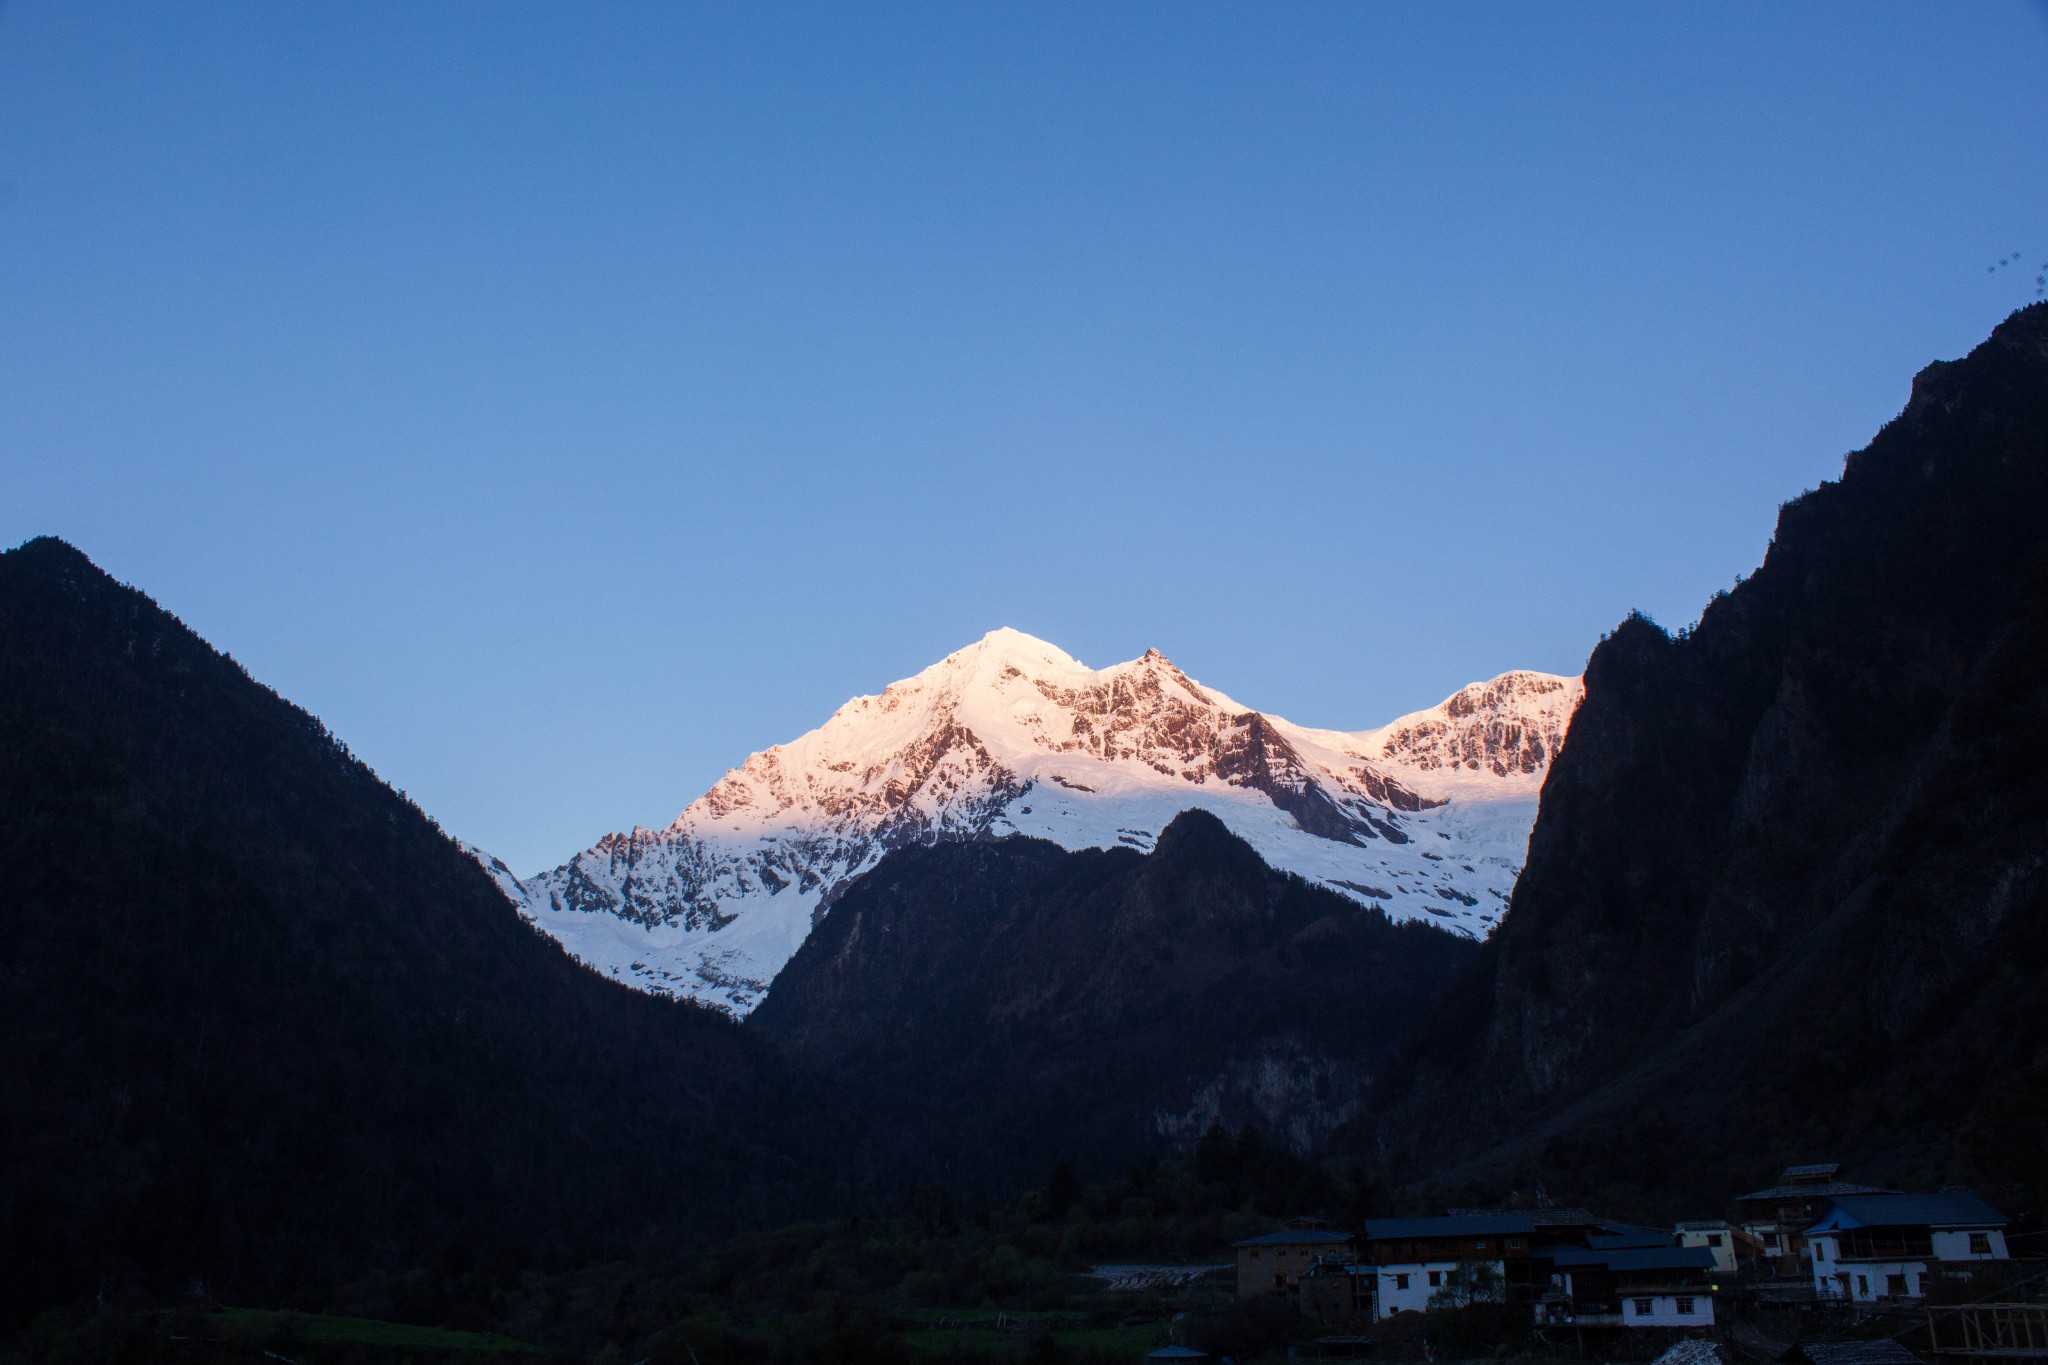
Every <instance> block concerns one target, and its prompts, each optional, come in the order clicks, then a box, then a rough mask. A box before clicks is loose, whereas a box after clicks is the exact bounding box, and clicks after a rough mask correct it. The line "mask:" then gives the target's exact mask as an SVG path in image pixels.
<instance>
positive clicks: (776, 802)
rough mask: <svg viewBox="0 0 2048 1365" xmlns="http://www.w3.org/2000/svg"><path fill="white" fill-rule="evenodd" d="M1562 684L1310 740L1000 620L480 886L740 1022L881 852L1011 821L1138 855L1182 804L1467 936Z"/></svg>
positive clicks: (1281, 855) (620, 964)
mask: <svg viewBox="0 0 2048 1365" xmlns="http://www.w3.org/2000/svg"><path fill="white" fill-rule="evenodd" d="M1578 689H1579V683H1578V680H1577V679H1575V678H1571V679H1565V678H1552V677H1549V676H1548V675H1545V674H1533V673H1511V674H1505V675H1503V676H1502V677H1500V678H1496V679H1494V680H1492V681H1491V682H1488V683H1480V684H1474V685H1473V687H1471V688H1466V689H1463V690H1461V691H1460V692H1459V693H1457V694H1455V695H1454V696H1452V697H1451V698H1448V699H1446V700H1445V701H1444V702H1441V703H1439V704H1438V705H1437V706H1435V707H1433V708H1430V709H1429V710H1428V711H1424V712H1416V713H1414V714H1413V715H1410V716H1407V717H1403V718H1402V721H1401V722H1398V723H1397V726H1394V727H1386V728H1383V729H1381V730H1373V731H1360V732H1354V733H1347V732H1343V731H1336V730H1310V729H1305V728H1303V727H1301V726H1297V725H1294V724H1292V723H1290V722H1288V721H1286V720H1283V719H1281V718H1279V717H1277V716H1269V715H1264V714H1261V713H1260V712H1258V711H1255V710H1253V709H1251V708H1250V707H1247V706H1244V705H1241V704H1240V703H1238V702H1236V701H1233V700H1232V699H1230V698H1229V697H1227V696H1225V695H1223V694H1222V693H1220V692H1216V691H1214V690H1212V689H1209V688H1206V687H1204V686H1203V685H1201V684H1200V683H1197V682H1196V681H1195V680H1194V679H1192V678H1190V677H1188V676H1187V675H1186V674H1185V673H1183V672H1182V671H1181V670H1180V669H1179V668H1178V667H1176V666H1175V665H1174V664H1173V662H1172V661H1171V660H1169V659H1168V658H1167V657H1166V655H1165V654H1163V653H1162V652H1160V651H1159V650H1157V649H1148V650H1146V651H1145V653H1144V654H1142V655H1140V656H1139V657H1138V658H1136V659H1132V660H1130V661H1128V662H1125V663H1120V664H1113V665H1111V666H1109V667H1107V668H1101V669H1091V668H1089V667H1087V666H1086V665H1085V664H1082V663H1080V662H1079V661H1077V660H1076V659H1074V658H1073V657H1072V656H1071V655H1069V654H1067V653H1066V652H1065V651H1064V650H1061V649H1060V648H1058V647H1057V646H1055V645H1053V644H1050V643H1048V642H1047V641H1044V640H1041V639H1038V638H1037V637H1035V636H1032V635H1028V634H1026V633H1025V632H1023V631H1020V630H1016V629H1014V628H1012V627H1007V626H1006V627H1002V628H1000V629H997V630H992V631H990V632H989V633H988V634H986V635H984V636H982V637H981V639H980V640H977V641H975V642H974V643H973V644H970V645H968V646H966V647H965V648H963V649H959V650H955V651H954V652H953V653H951V654H949V655H947V656H946V657H945V658H944V659H942V660H940V661H939V662H938V663H936V664H933V665H932V666H930V667H929V668H926V669H924V670H923V671H921V672H919V673H917V674H915V675H913V676H911V677H909V678H905V679H903V680H901V681H899V682H895V683H891V684H890V685H889V686H887V687H885V688H883V689H882V690H881V691H880V692H879V693H876V694H874V695H871V696H861V697H854V698H852V699H851V700H849V701H848V702H846V703H845V704H844V705H842V706H841V707H840V708H839V709H838V710H836V711H835V712H833V713H832V715H831V717H830V718H829V719H827V720H826V722H825V723H824V724H823V725H821V726H819V727H818V728H817V729H815V730H812V731H811V732H810V733H808V734H805V735H801V736H798V737H797V738H795V739H793V740H790V741H788V742H787V743H783V744H778V745H775V746H773V747H771V748H768V749H764V750H762V751H760V752H758V753H756V754H753V755H752V756H750V757H749V758H748V759H747V760H746V762H744V763H742V764H741V765H740V766H739V767H737V768H734V769H733V770H731V771H730V772H728V773H727V774H726V775H725V777H723V778H722V779H720V780H719V781H718V782H717V783H716V784H715V785H714V786H713V787H712V788H711V790H710V791H708V792H706V793H705V794H704V795H703V796H701V797H699V798H698V799H697V800H695V801H693V802H691V803H690V804H689V805H688V806H687V807H685V808H684V809H683V811H682V813H681V814H680V815H678V816H677V817H676V819H675V821H674V822H673V823H672V824H670V825H669V826H668V827H667V828H666V829H662V830H636V831H634V832H632V833H631V834H617V835H610V836H607V837H606V838H605V839H603V840H600V841H599V842H598V843H597V844H596V845H594V846H593V847H592V848H590V849H589V850H588V851H586V852H584V853H583V854H580V855H578V856H577V857H576V858H574V859H572V860H571V861H570V862H568V863H566V864H564V865H563V866H562V867H560V868H557V869H555V870H554V871H553V872H549V873H544V874H542V875H541V876H539V877H535V878H533V879H531V880H530V881H527V882H525V883H521V884H519V885H518V886H517V887H507V888H506V889H507V892H508V894H512V895H513V896H514V898H515V899H516V900H519V901H520V902H521V903H522V904H523V905H524V907H525V909H526V911H527V913H528V914H529V915H530V916H531V917H532V918H533V919H534V920H535V921H536V922H537V923H539V924H540V925H541V927H543V928H545V929H547V930H549V931H550V932H552V933H555V934H556V935H557V936H558V937H561V938H562V939H563V940H564V941H565V942H566V943H568V944H569V946H570V948H571V950H572V951H574V952H576V953H577V954H578V955H579V956H581V957H583V958H584V959H585V960H586V961H588V962H590V963H592V964H593V965H595V966H597V967H599V969H600V970H604V971H606V972H608V973H609V974H611V975H614V976H617V977H620V978H621V979H625V980H630V981H632V982H633V983H634V984H638V985H641V986H644V987H647V988H649V989H654V990H660V991H667V992H673V993H677V994H684V995H691V996H695V997H696V998H698V999H701V1000H706V1001H708V1002H710V1003H714V1004H718V1005H721V1006H723V1007H725V1008H727V1009H731V1010H733V1011H734V1012H736V1013H744V1012H745V1011H747V1010H748V1009H751V1008H752V1006H753V1005H754V1004H755V1003H756V1002H757V1001H758V1000H759V999H760V998H761V996H762V995H763V994H764V993H765V992H766V990H767V988H768V983H769V981H770V979H771V978H772V977H773V975H774V973H775V972H776V971H777V970H778V969H779V968H780V967H781V965H782V964H783V963H784V962H786V961H787V960H788V959H789V957H790V955H791V954H792V953H794V952H795V951H796V949H797V947H798V946H799V945H800V944H802V943H803V941H804V939H805V938H806V936H807V935H808V934H809V933H810V931H811V929H812V927H813V926H814V925H815V924H816V923H817V922H818V920H819V919H821V918H822V917H823V916H824V915H825V914H826V913H827V912H828V911H829V910H830V909H831V907H832V906H833V905H834V904H835V903H836V901H837V899H838V897H839V896H840V895H841V893H842V892H843V891H844V890H845V889H846V888H847V887H848V886H849V885H850V884H851V883H852V882H853V881H854V880H855V879H856V878H858V877H860V876H862V875H863V874H864V873H865V872H866V871H867V870H868V869H869V868H871V867H873V866H874V865H875V863H876V862H878V861H879V860H880V859H881V857H882V856H883V855H884V854H885V853H887V852H889V851H890V850H891V849H894V848H900V847H904V846H906V845H914V844H935V843H953V842H971V841H978V840H987V839H1000V838H1006V837H1009V836H1012V835H1026V836H1032V837H1036V838H1041V839H1047V840H1050V841H1052V842H1054V843H1057V844H1059V845H1061V846H1062V847H1065V848H1069V849H1081V848H1115V847H1127V848H1135V849H1138V850H1140V851H1149V850H1150V849H1152V848H1153V847H1154V846H1155V845H1156V843H1157V841H1158V840H1159V838H1160V837H1161V835H1162V834H1163V833H1164V831H1165V830H1166V829H1167V828H1168V826H1169V825H1170V824H1171V823H1172V821H1173V820H1174V818H1175V817H1176V816H1177V815H1179V814H1181V812H1183V811H1187V810H1201V811H1206V812H1208V816H1209V818H1212V819H1214V820H1217V821H1220V822H1221V823H1222V824H1223V825H1224V827H1225V828H1227V829H1229V830H1230V831H1231V833H1232V834H1233V835H1235V836H1236V837H1237V838H1239V839H1241V840H1243V841H1244V842H1245V843H1247V844H1248V845H1249V846H1250V847H1251V848H1252V849H1253V850H1254V851H1256V852H1257V854H1258V855H1259V856H1260V857H1261V858H1263V859H1265V860H1266V861H1267V862H1268V863H1269V864H1271V865H1272V866H1274V867H1277V868H1281V869H1283V870H1285V871H1289V872H1294V873H1297V874H1299V875H1301V876H1303V877H1305V878H1307V879H1309V880H1311V881H1316V882H1320V883H1322V884H1323V885H1325V886H1327V887H1329V888H1330V889H1332V890H1335V891H1338V892H1340V893H1341V894H1343V895H1345V896H1348V897H1350V898H1351V899H1353V900H1355V901H1360V902H1363V903H1366V904H1373V905H1379V906H1382V907H1384V908H1385V909H1386V910H1387V913H1388V914H1389V915H1391V916H1392V917H1394V918H1396V919H1401V918H1415V917H1422V916H1427V917H1430V918H1432V919H1434V920H1438V921H1441V923H1442V926H1443V927H1444V928H1447V929H1451V930H1453V931H1455V932H1460V933H1464V934H1466V935H1469V936H1472V937H1480V936H1483V935H1484V934H1486V933H1487V932H1488V931H1489V930H1490V929H1491V927H1492V925H1493V924H1494V923H1495V922H1496V920H1497V919H1498V918H1499V915H1500V912H1501V910H1502V909H1503V908H1504V906H1505V904H1506V900H1507V894H1508V891H1509V889H1510V888H1511V887H1512V886H1513V883H1514V878H1515V875H1516V873H1517V871H1518V870H1519V868H1520V866H1521V860H1522V857H1523V854H1524V851H1525V848H1526V845H1527V840H1528V831H1529V824H1530V822H1531V821H1532V820H1533V819H1534V815H1535V804H1536V793H1537V789H1538V787H1539V786H1540V784H1541V781H1542V774H1543V772H1544V771H1545V770H1546V769H1547V767H1548V765H1549V761H1550V756H1551V755H1552V754H1553V753H1555V751H1556V748H1557V745H1558V743H1559V741H1560V740H1561V739H1562V737H1563V732H1564V726H1565V724H1566V722H1567V721H1568V720H1569V719H1570V715H1571V707H1572V706H1573V705H1574V704H1575V703H1576V701H1577V697H1578ZM1396 739H1398V740H1399V742H1398V743H1396V742H1394V741H1395V740H1396ZM1454 802H1455V808H1454V807H1453V803H1454ZM500 880H501V885H502V884H503V883H502V878H501V879H500Z"/></svg>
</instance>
